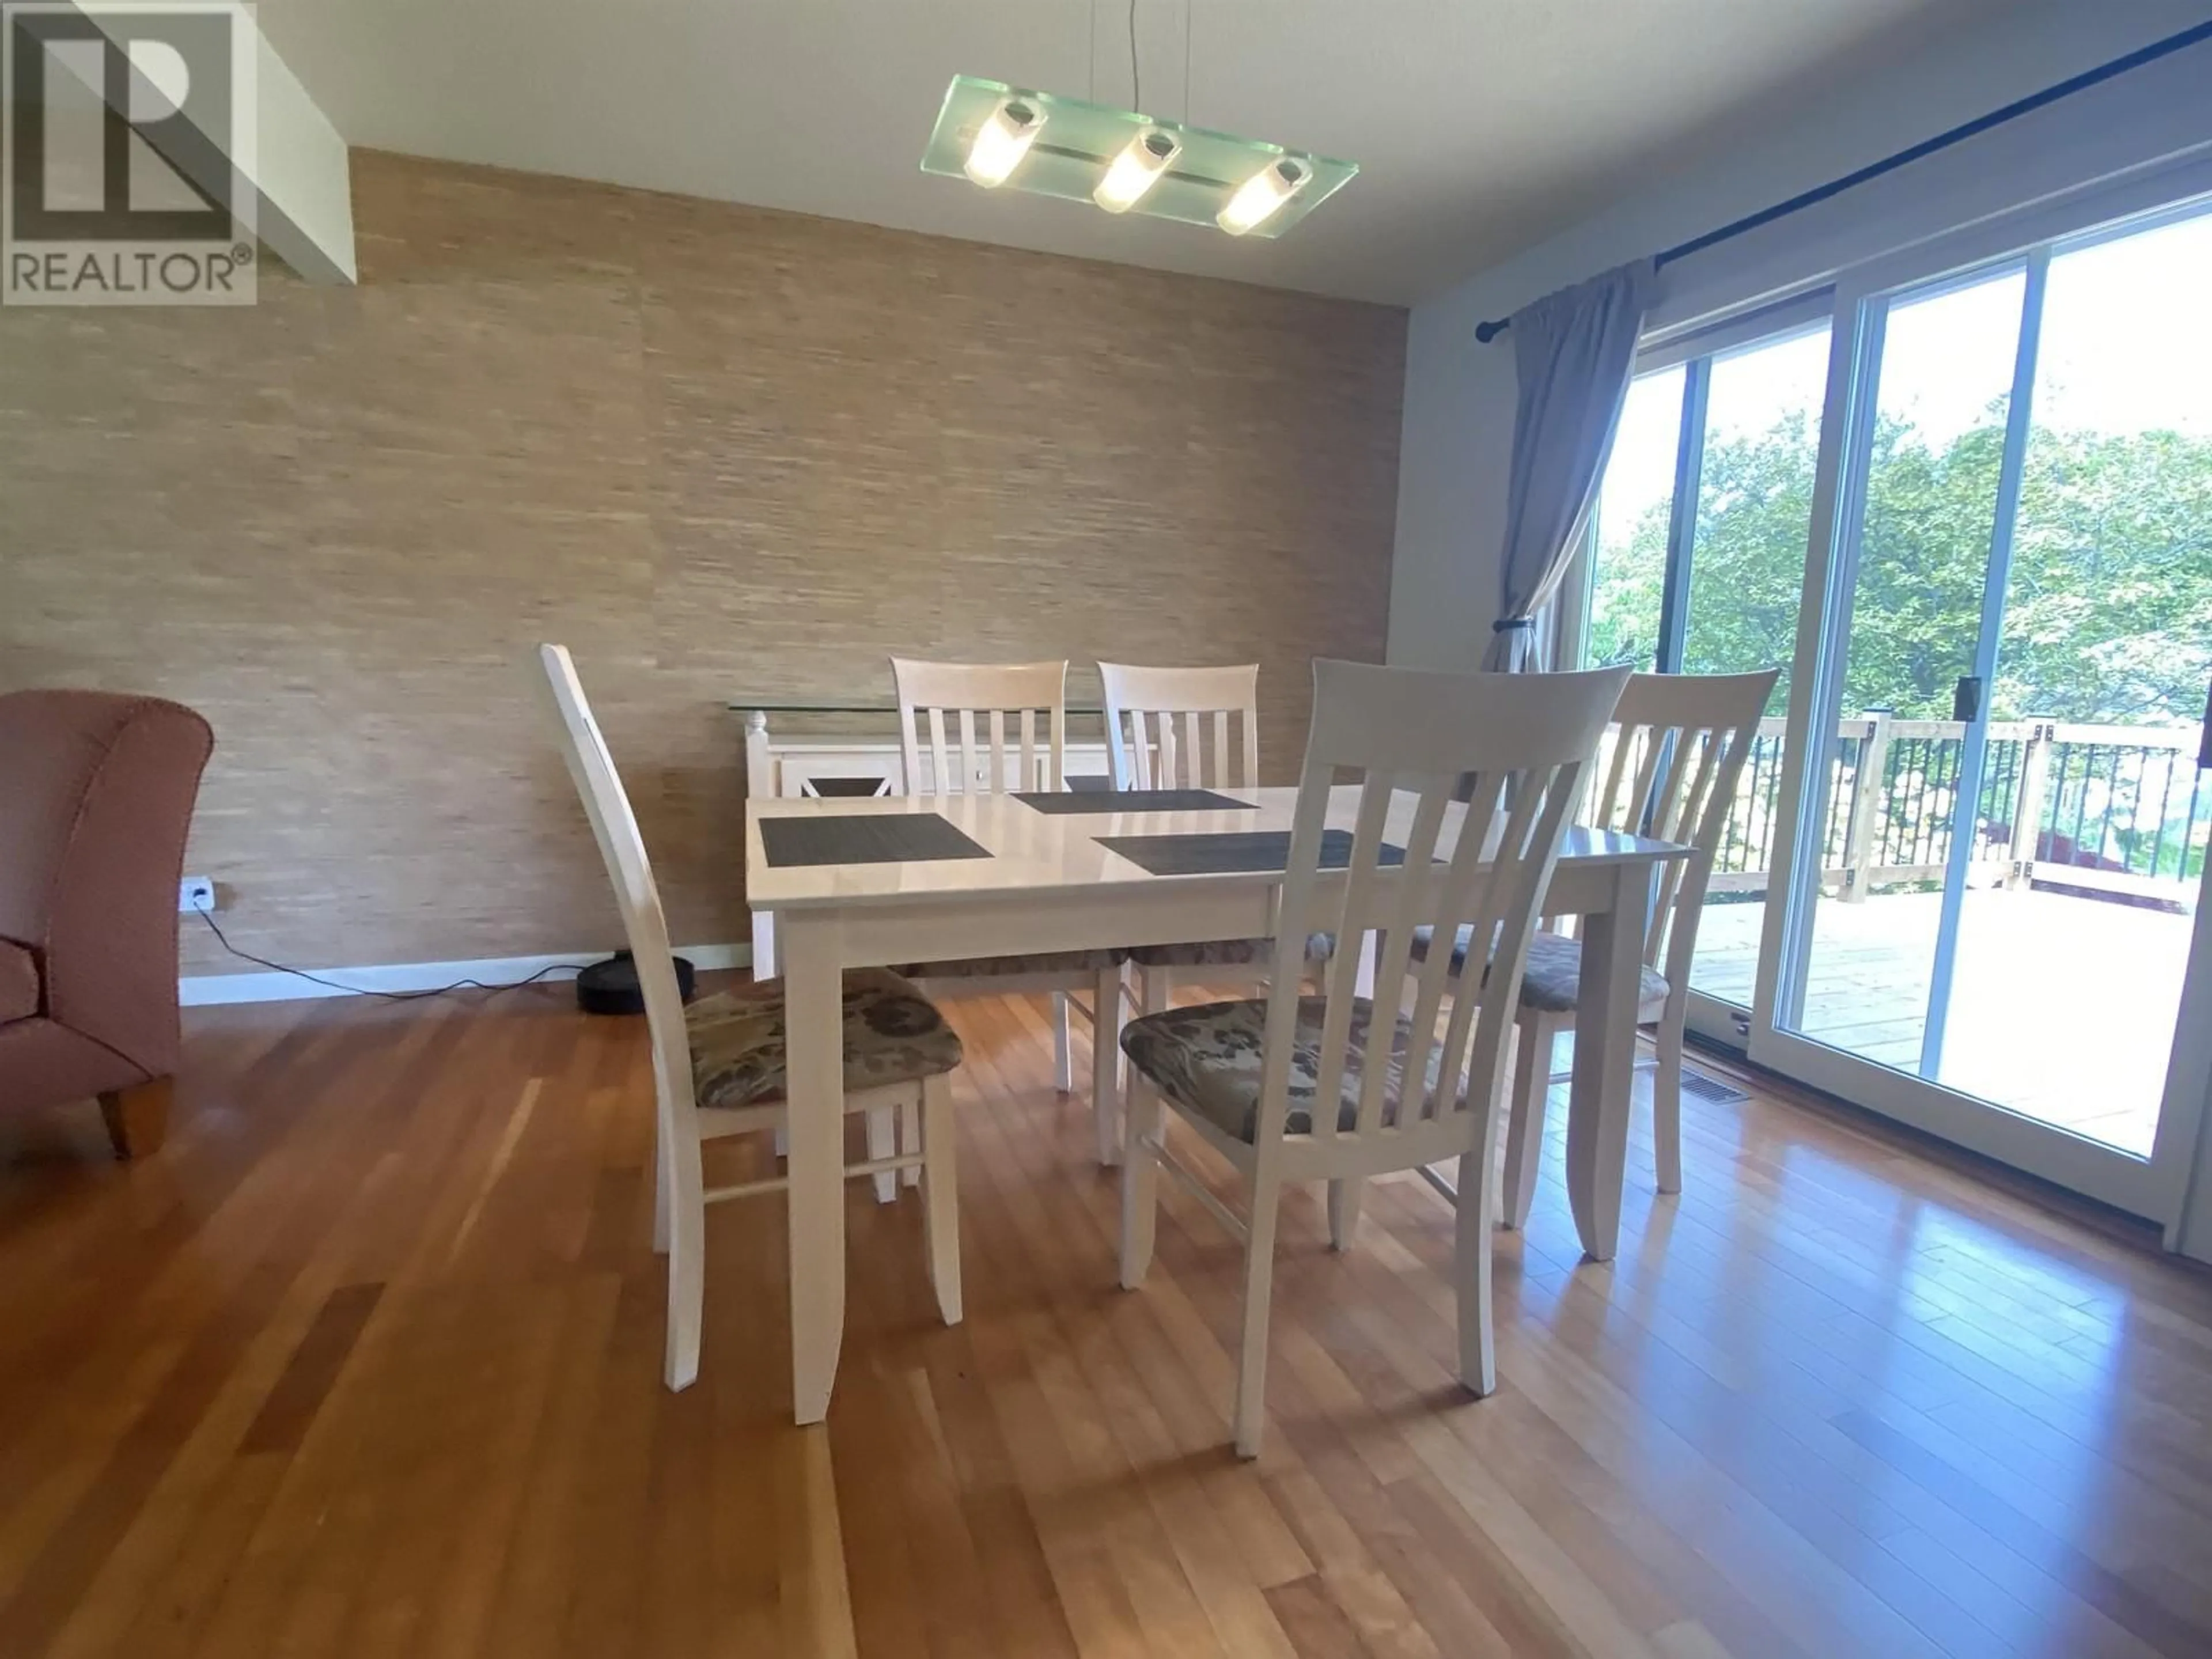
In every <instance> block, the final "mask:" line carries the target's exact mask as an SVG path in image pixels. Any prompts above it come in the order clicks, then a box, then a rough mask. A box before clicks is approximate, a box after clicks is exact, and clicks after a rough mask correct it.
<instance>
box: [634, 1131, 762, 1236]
mask: <svg viewBox="0 0 2212 1659" xmlns="http://www.w3.org/2000/svg"><path fill="white" fill-rule="evenodd" d="M777 1133H779V1134H781V1133H782V1130H781V1127H779V1128H778V1130H777ZM667 1139H668V1137H667V1136H666V1135H665V1133H661V1132H660V1131H659V1129H657V1128H656V1130H655V1131H654V1133H653V1254H654V1255H667V1254H668V1251H669V1234H670V1228H669V1211H670V1209H671V1204H670V1194H669V1188H671V1186H673V1185H674V1183H675V1177H674V1176H673V1175H672V1174H671V1172H670V1159H671V1156H672V1154H671V1152H670V1151H669V1148H668V1146H667V1144H666V1143H667ZM703 1179H704V1177H703V1176H702V1180H703Z"/></svg>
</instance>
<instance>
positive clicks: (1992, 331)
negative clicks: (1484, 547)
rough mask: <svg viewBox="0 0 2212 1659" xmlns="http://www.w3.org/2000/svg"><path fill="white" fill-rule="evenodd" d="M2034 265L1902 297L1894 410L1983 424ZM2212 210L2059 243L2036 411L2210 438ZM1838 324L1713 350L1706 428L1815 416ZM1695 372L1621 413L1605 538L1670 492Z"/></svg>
mask: <svg viewBox="0 0 2212 1659" xmlns="http://www.w3.org/2000/svg"><path fill="white" fill-rule="evenodd" d="M2025 288H2026V282H2025V278H2024V276H2022V274H2021V267H2020V266H2018V265H2014V266H2013V267H2011V268H2010V269H2009V270H1999V271H1997V272H1996V273H1994V274H1992V275H1991V276H1989V277H1987V278H1985V279H1984V280H1982V281H1979V282H1978V283H1974V284H1972V286H1970V287H1966V288H1954V289H1949V290H1948V291H1937V292H1935V293H1932V294H1930V295H1926V296H1924V297H1921V298H1917V299H1915V298H1912V297H1911V296H1910V295H1905V296H1900V297H1899V299H1897V300H1896V301H1893V303H1892V306H1891V308H1890V316H1889V326H1888V332H1887V342H1886V346H1885V350H1884V354H1883V362H1882V373H1881V391H1880V398H1881V410H1882V412H1883V413H1884V414H1885V415H1891V416H1897V417H1899V418H1901V419H1905V420H1909V421H1911V422H1912V424H1913V425H1914V426H1916V427H1917V428H1919V430H1920V431H1921V432H1922V433H1923V435H1925V436H1926V438H1927V440H1928V441H1929V443H1930V444H1931V445H1932V446H1935V447H1941V446H1942V445H1943V444H1945V443H1948V441H1950V440H1951V439H1952V438H1954V437H1955V436H1957V435H1958V434H1959V433H1960V432H1962V431H1964V430H1966V428H1968V427H1971V426H1972V425H1974V424H1976V423H1977V422H1979V421H1980V420H1981V419H1982V418H1983V416H1984V410H1986V409H1987V408H1988V407H1989V404H1990V400H1991V399H1992V398H1998V397H2002V395H2003V394H2004V393H2005V392H2006V391H2007V389H2008V387H2009V386H2011V384H2012V377H2013V368H2014V362H2015V355H2016V353H2017V351H2018V349H2019V340H2020V320H2021V297H2022V295H2023V292H2024V290H2025ZM2208 295H2212V212H2203V213H2199V214H2197V216H2194V217H2192V218H2188V219H2184V220H2180V221H2178V222H2174V223H2172V224H2167V225H2162V226H2158V227H2156V228H2152V229H2148V230H2144V231H2139V232H2136V233H2135V234H2130V235H2125V236H2119V237H2112V238H2108V239H2107V240H2101V241H2087V242H2084V243H2082V244H2081V245H2078V246H2067V245H2064V244H2062V245H2061V246H2060V247H2059V248H2058V250H2057V252H2054V254H2053V255H2052V258H2051V274H2050V280H2049V283H2048V285H2047V287H2046V289H2045V296H2044V310H2043V328H2042V331H2041V335H2040V337H2039V348H2038V361H2037V368H2036V379H2035V394H2034V404H2033V412H2034V416H2035V419H2036V422H2037V423H2038V424H2041V425H2052V426H2058V427H2064V428H2086V429H2088V430H2093V431H2101V432H2108V433H2116V434H2118V433H2135V432H2144V431H2152V430H2158V429H2161V428H2170V429H2172V430H2176V431H2180V432H2184V433H2187V434H2190V435H2193V436H2197V437H2208V436H2212V302H2208ZM1827 359H1828V331H1827V329H1826V327H1825V326H1821V327H1818V328H1815V329H1814V330H1813V331H1810V332H1809V333H1799V334H1796V335H1793V336H1790V337H1785V338H1784V339H1782V340H1779V341H1774V342H1768V343H1761V344H1759V345H1757V346H1753V347H1749V348H1747V349H1743V350H1741V351H1738V352H1735V353H1734V354H1731V355H1729V356H1723V357H1719V358H1716V359H1715V360H1714V363H1713V371H1712V381H1711V387H1710V389H1709V392H1708V394H1707V401H1706V407H1707V413H1706V430H1707V433H1708V435H1709V436H1711V435H1720V434H1723V433H1725V434H1727V435H1747V434H1755V433H1759V432H1763V431H1765V430H1766V429H1767V428H1770V427H1771V426H1772V425H1773V424H1774V422H1776V421H1778V420H1779V419H1780V418H1781V417H1782V416H1784V414H1786V413H1788V412H1790V411H1791V410H1802V411H1803V412H1804V413H1805V415H1806V417H1807V421H1808V425H1809V426H1811V427H1813V428H1815V429H1817V428H1818V426H1819V422H1820V404H1821V402H1822V399H1823V397H1824V395H1825V393H1826V375H1827ZM1682 376H1683V371H1682V370H1681V369H1680V368H1670V369H1663V370H1662V371H1660V372H1659V373H1657V374H1649V375H1645V376H1644V377H1642V378H1641V379H1639V380H1637V381H1636V382H1635V383H1634V384H1633V385H1632V386H1631V387H1630V388H1629V393H1628V402H1627V404H1626V406H1625V407H1624V408H1623V410H1622V411H1621V419H1620V432H1619V434H1618V435H1617V436H1616V437H1615V439H1614V441H1613V459H1612V463H1611V465H1610V466H1609V467H1608V468H1607V473H1606V481H1605V487H1604V490H1603V492H1602V493H1601V495H1600V497H1599V501H1598V535H1599V539H1600V543H1601V545H1604V546H1618V545H1620V544H1621V543H1622V542H1624V541H1626V539H1627V538H1628V536H1629V534H1630V533H1631V532H1632V530H1633V529H1634V527H1635V526H1636V524H1637V522H1638V520H1639V519H1641V518H1642V517H1643V515H1644V512H1645V511H1646V510H1647V509H1648V508H1649V507H1650V506H1651V505H1652V504H1653V503H1654V502H1657V501H1664V500H1666V499H1667V498H1668V495H1670V494H1671V493H1672V491H1673V489H1674V462H1675V448H1676V444H1677V440H1678V434H1679V429H1680V424H1681V409H1682Z"/></svg>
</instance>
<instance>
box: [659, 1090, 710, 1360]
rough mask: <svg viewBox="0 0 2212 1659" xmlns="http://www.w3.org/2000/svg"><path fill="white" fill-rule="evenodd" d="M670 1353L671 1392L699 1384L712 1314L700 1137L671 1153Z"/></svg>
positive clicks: (681, 1138) (677, 1144)
mask: <svg viewBox="0 0 2212 1659" xmlns="http://www.w3.org/2000/svg"><path fill="white" fill-rule="evenodd" d="M668 1164H669V1184H670V1188H671V1190H670V1192H669V1195H668V1352H667V1356H666V1359H665V1366H664V1370H663V1375H664V1376H665V1378H666V1381H667V1383H668V1386H669V1388H670V1389H671V1390H676V1391H679V1392H680V1391H681V1390H683V1389H688V1388H690V1386H691V1385H692V1384H693V1383H696V1382H697V1381H698V1380H699V1333H700V1328H701V1326H702V1324H703V1323H704V1322H705V1319H706V1311H707V1197H706V1176H705V1171H704V1170H703V1169H702V1166H701V1162H700V1156H699V1138H698V1137H697V1136H696V1134H690V1133H678V1135H677V1136H676V1137H675V1140H674V1144H673V1145H672V1146H670V1148H669V1159H668Z"/></svg>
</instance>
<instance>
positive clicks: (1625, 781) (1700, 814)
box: [1413, 669, 1781, 1227]
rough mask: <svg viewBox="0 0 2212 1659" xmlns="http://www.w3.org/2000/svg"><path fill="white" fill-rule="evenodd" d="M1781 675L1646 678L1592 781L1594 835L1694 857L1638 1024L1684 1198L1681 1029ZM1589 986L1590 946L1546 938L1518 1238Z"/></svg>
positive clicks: (1641, 997)
mask: <svg viewBox="0 0 2212 1659" xmlns="http://www.w3.org/2000/svg"><path fill="white" fill-rule="evenodd" d="M1780 672H1781V671H1780V670H1779V669H1767V670H1765V671H1761V672H1759V673H1754V674H1638V675H1635V676H1634V677H1633V678H1631V679H1630V680H1629V682H1628V684H1627V686H1626V688H1625V689H1624V690H1622V692H1621V694H1620V706H1619V707H1618V708H1615V709H1614V711H1613V722H1612V725H1611V728H1610V729H1609V730H1608V732H1607V733H1606V735H1605V737H1604V738H1603V739H1602V741H1601V744H1600V746H1599V759H1600V765H1599V766H1598V767H1597V768H1596V769H1594V770H1593V772H1592V774H1591V791H1590V797H1589V801H1588V803H1587V805H1586V806H1585V810H1584V814H1583V821H1584V822H1585V823H1589V824H1590V825H1592V826H1593V827H1595V828H1598V829H1614V830H1620V831H1624V832H1626V833H1629V834H1632V835H1641V836H1654V837H1656V838H1657V839H1659V840H1661V841H1673V842H1686V843H1688V844H1689V845H1690V846H1691V847H1692V848H1694V849H1695V850H1694V853H1693V855H1692V857H1691V858H1689V859H1687V860H1682V861H1680V862H1678V863H1674V864H1669V865H1667V866H1663V869H1662V874H1661V876H1660V878H1659V883H1658V886H1657V889H1656V891H1655V892H1654V894H1653V896H1652V904H1651V911H1650V921H1649V922H1648V923H1647V925H1646V927H1645V928H1644V968H1643V972H1642V976H1641V979H1640V981H1639V984H1638V992H1637V1009H1636V1023H1637V1024H1638V1026H1644V1025H1650V1026H1653V1027H1655V1028H1656V1029H1655V1030H1654V1032H1653V1036H1652V1046H1653V1048H1654V1050H1655V1052H1656V1055H1657V1058H1658V1070H1657V1072H1656V1075H1655V1076H1654V1078H1653V1079H1652V1088H1651V1141H1652V1161H1653V1163H1654V1164H1656V1166H1657V1167H1656V1175H1657V1184H1658V1188H1659V1190H1660V1191H1661V1192H1662V1193H1678V1192H1680V1191H1681V1190H1682V1027H1683V1019H1684V1017H1685V1015H1686V1013H1687V1012H1688V1008H1689V1000H1690V968H1691V962H1692V956H1693V954H1694V952H1695V951H1696V950H1697V943H1698V921H1699V917H1700V916H1701V915H1703V914H1704V911H1705V893H1706V890H1707V888H1708V886H1709V885H1710V884H1711V878H1712V870H1713V864H1714V861H1715V860H1716V859H1717V857H1718V856H1719V853H1720V843H1721V838H1722V836H1723V835H1724V834H1725V833H1726V832H1727V829H1728V825H1729V817H1730V815H1731V814H1732V813H1733V812H1734V811H1735V808H1736V804H1737V803H1736V786H1737V784H1738V782H1739V781H1740V780H1741V777H1742V774H1743V768H1744V763H1745V762H1746V760H1747V759H1748V758H1749V757H1750V754H1751V750H1752V745H1753V742H1754V741H1755V740H1756V739H1757V738H1758V735H1759V719H1760V717H1761V716H1762V715H1763V714H1765V712H1766V702H1767V698H1768V697H1769V696H1771V694H1772V692H1773V690H1774V684H1775V681H1776V679H1777V678H1778V677H1779V675H1780ZM1472 937H1473V935H1472V934H1470V933H1467V932H1465V931H1462V933H1460V934H1459V935H1458V939H1457V942H1456V943H1455V946H1454V948H1453V951H1452V952H1451V963H1452V968H1451V971H1452V980H1453V983H1454V984H1455V985H1457V984H1458V983H1459V981H1460V979H1461V976H1462V975H1463V974H1464V972H1465V970H1466V967H1467V960H1468V940H1469V939H1471V938H1472ZM1428 944H1429V936H1427V935H1423V936H1422V937H1420V938H1419V939H1416V940H1415V941H1414V946H1413V949H1414V953H1415V955H1416V957H1420V956H1422V955H1424V954H1425V952H1426V951H1427V948H1428ZM1581 975H1582V945H1581V943H1580V942H1579V941H1578V940H1576V939H1569V938H1567V937H1565V935H1563V934H1560V933H1553V932H1549V931H1542V932H1539V933H1537V935H1536V937H1535V939H1534V940H1533V941H1532V942H1531V944H1530V945H1529V950H1528V966H1527V969H1526V970H1525V971H1524V972H1523V974H1522V978H1521V984H1520V989H1519V992H1518V1000H1519V1007H1518V1011H1517V1015H1516V1021H1515V1024H1516V1028H1517V1030H1518V1036H1517V1038H1516V1048H1517V1050H1518V1053H1517V1055H1516V1059H1515V1061H1514V1066H1513V1087H1512V1093H1511V1096H1510V1104H1509V1107H1508V1111H1507V1119H1506V1130H1505V1170H1504V1182H1505V1194H1504V1225H1506V1226H1508V1227H1521V1226H1524V1225H1527V1223H1528V1211H1529V1208H1530V1206H1531V1205H1532V1204H1533V1202H1534V1198H1535V1193H1536V1170H1537V1167H1538V1164H1540V1162H1541V1159H1542V1157H1543V1148H1544V1117H1545V1109H1546V1105H1547V1100H1548V1098H1549V1097H1550V1094H1551V1085H1552V1081H1553V1078H1552V1055H1553V1048H1554V1047H1555V1046H1556V1043H1557V1041H1558V1038H1559V1034H1560V1033H1561V1032H1562V1031H1571V1030H1574V1028H1575V1007H1576V1003H1577V1000H1578V996H1579V989H1580V984H1581ZM1485 994H1487V993H1485Z"/></svg>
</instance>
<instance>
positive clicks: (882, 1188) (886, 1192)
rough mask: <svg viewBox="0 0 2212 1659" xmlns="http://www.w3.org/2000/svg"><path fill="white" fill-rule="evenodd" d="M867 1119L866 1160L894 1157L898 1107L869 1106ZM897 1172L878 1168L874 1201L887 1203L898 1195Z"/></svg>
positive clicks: (871, 1161)
mask: <svg viewBox="0 0 2212 1659" xmlns="http://www.w3.org/2000/svg"><path fill="white" fill-rule="evenodd" d="M866 1117H867V1120H868V1161H869V1162H870V1163H873V1162H874V1161H875V1160H876V1159H878V1158H891V1157H895V1156H896V1154H897V1152H898V1108H897V1107H896V1106H871V1107H869V1108H868V1109H867V1112H866ZM898 1178H899V1172H898V1171H897V1170H878V1172H877V1174H876V1176H875V1177H874V1179H875V1183H876V1202H877V1203H878V1204H888V1203H890V1201H891V1200H893V1199H895V1198H896V1197H897V1196H898Z"/></svg>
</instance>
